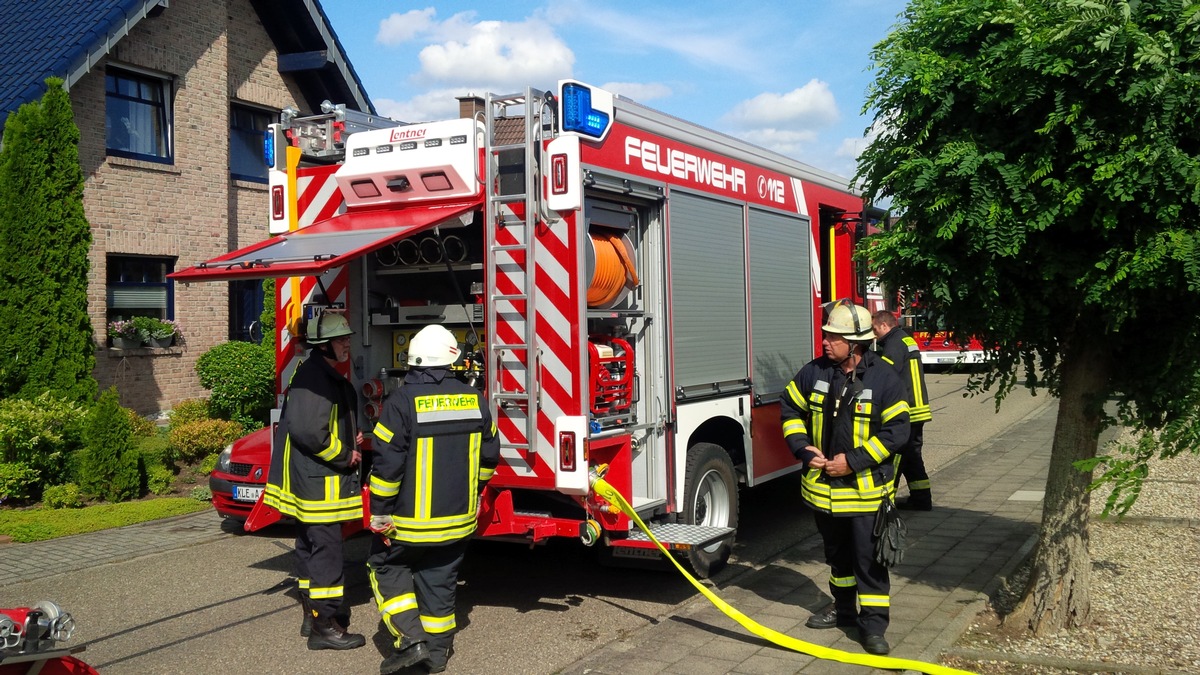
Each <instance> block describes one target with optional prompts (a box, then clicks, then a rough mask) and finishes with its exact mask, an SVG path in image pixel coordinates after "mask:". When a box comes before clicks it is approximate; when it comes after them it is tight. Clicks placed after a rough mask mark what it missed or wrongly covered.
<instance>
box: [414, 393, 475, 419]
mask: <svg viewBox="0 0 1200 675" xmlns="http://www.w3.org/2000/svg"><path fill="white" fill-rule="evenodd" d="M413 408H414V409H415V410H416V412H417V423H418V424H426V423H429V422H447V421H456V420H478V419H483V411H482V410H480V407H479V395H478V394H431V395H429V396H418V397H416V398H414V399H413Z"/></svg>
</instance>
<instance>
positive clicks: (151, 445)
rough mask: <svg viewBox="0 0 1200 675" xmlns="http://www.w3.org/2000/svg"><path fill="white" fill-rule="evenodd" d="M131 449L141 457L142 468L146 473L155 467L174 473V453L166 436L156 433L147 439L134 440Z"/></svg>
mask: <svg viewBox="0 0 1200 675" xmlns="http://www.w3.org/2000/svg"><path fill="white" fill-rule="evenodd" d="M133 447H134V449H135V450H137V453H138V454H139V455H141V456H142V466H144V467H146V471H150V470H151V469H153V468H154V467H156V466H158V467H162V468H164V469H167V470H169V471H174V469H175V451H174V450H173V449H172V448H171V442H170V441H168V440H167V436H166V434H158V433H156V434H155V435H153V436H150V437H149V438H135V439H134V441H133Z"/></svg>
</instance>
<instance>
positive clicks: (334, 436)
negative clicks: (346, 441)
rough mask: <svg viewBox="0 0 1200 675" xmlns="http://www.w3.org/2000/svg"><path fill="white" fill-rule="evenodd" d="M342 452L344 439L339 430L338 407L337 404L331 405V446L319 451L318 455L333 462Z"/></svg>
mask: <svg viewBox="0 0 1200 675" xmlns="http://www.w3.org/2000/svg"><path fill="white" fill-rule="evenodd" d="M340 454H342V439H341V434H340V433H339V432H338V407H337V406H336V405H333V406H330V407H329V447H327V448H325V449H324V450H322V451H320V452H318V453H317V457H320V458H321V459H323V460H325V461H326V462H332V461H333V460H334V458H336V457H337V456H338V455H340Z"/></svg>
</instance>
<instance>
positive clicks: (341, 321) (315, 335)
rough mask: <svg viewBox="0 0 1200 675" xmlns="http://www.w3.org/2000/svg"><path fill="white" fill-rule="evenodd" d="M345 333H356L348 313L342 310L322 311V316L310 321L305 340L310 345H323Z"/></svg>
mask: <svg viewBox="0 0 1200 675" xmlns="http://www.w3.org/2000/svg"><path fill="white" fill-rule="evenodd" d="M343 335H354V331H352V330H350V322H349V321H347V320H346V315H345V314H342V313H341V312H321V316H320V318H318V319H315V320H310V321H309V322H308V335H307V336H306V338H305V341H306V342H308V344H310V345H323V344H325V343H326V342H329V341H330V340H332V339H333V338H335V337H342V336H343Z"/></svg>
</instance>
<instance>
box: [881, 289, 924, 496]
mask: <svg viewBox="0 0 1200 675" xmlns="http://www.w3.org/2000/svg"><path fill="white" fill-rule="evenodd" d="M871 327H872V328H873V329H874V331H875V349H876V351H878V352H879V355H880V356H882V357H883V360H884V361H887V362H888V363H890V364H891V365H892V367H893V368H895V369H896V374H897V375H899V376H900V381H901V382H903V383H904V389H905V391H906V392H907V394H908V422H909V426H910V428H911V431H910V432H909V436H908V443H906V444H905V445H904V447H903V448H901V449H900V470H899V471H897V472H896V480H895V483H896V487H900V478H901V477H902V476H903V477H904V480H906V481H908V499H907V500H906V501H903V502H899V503H898V504H896V505H897V506H899V507H900V508H902V509H916V510H919V511H930V510H932V509H933V497H932V494H933V493H932V492H931V491H930V486H929V473H928V472H927V471H925V460H924V458H922V457H921V446H922V445H923V444H924V442H923V440H924V439H923V436H924V434H923V431H924V428H925V423H926V422H928V421H929V420H931V419H933V411H932V410H931V409H930V408H929V389H928V388H926V387H925V368H924V367H923V366H922V365H921V351H920V349H918V348H917V341H916V340H914V339H913V338H912V336H911V335H909V334H908V333H906V332H905V331H904V329H903V328H901V327H900V323H899V322H898V321H897V320H896V315H895V314H892V313H891V312H889V311H887V310H881V311H878V312H875V314H874V316H872V317H871Z"/></svg>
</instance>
